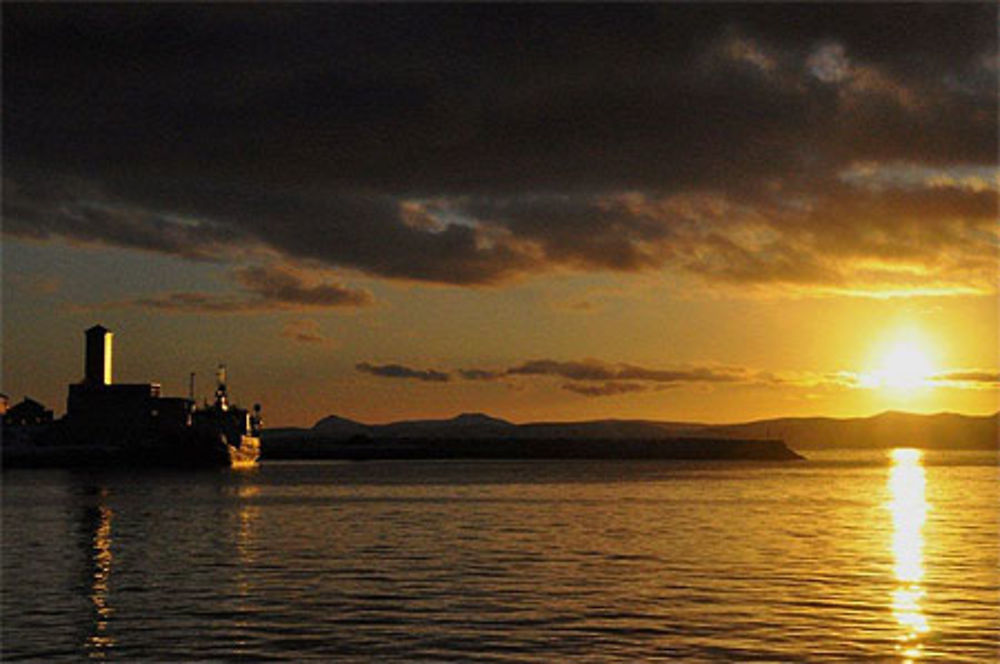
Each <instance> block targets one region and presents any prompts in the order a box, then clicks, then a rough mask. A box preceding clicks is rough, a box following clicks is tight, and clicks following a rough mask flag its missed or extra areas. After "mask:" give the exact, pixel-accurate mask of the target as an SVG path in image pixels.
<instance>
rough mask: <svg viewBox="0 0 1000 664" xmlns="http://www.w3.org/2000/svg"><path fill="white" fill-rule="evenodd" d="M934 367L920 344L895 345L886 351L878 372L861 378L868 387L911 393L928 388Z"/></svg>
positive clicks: (879, 361)
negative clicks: (921, 388)
mask: <svg viewBox="0 0 1000 664" xmlns="http://www.w3.org/2000/svg"><path fill="white" fill-rule="evenodd" d="M934 371H935V370H934V365H933V364H932V362H931V360H930V357H929V354H928V352H927V350H926V349H925V347H924V346H923V345H921V344H920V343H919V342H917V341H913V340H905V341H896V342H894V343H893V344H892V345H890V346H889V347H888V348H887V349H885V350H884V351H883V353H882V354H881V356H880V360H878V368H877V369H875V370H873V371H869V372H866V373H865V374H863V375H862V383H863V384H864V385H865V386H866V387H886V388H892V389H895V390H912V389H914V388H918V387H927V386H928V385H930V384H931V381H930V379H931V377H932V376H933V375H934Z"/></svg>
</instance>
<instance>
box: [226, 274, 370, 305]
mask: <svg viewBox="0 0 1000 664" xmlns="http://www.w3.org/2000/svg"><path fill="white" fill-rule="evenodd" d="M235 277H236V281H238V282H239V283H240V285H242V286H243V288H244V289H245V290H247V291H249V292H251V293H253V294H255V295H257V296H258V297H260V298H261V299H262V300H265V301H267V302H273V303H276V304H281V305H287V306H292V307H345V306H346V307H363V306H367V305H370V304H372V303H373V302H374V299H373V298H372V295H371V293H369V292H368V291H364V290H356V289H352V288H348V287H346V286H343V285H341V284H337V283H327V282H318V283H309V282H308V281H306V279H307V277H304V276H303V275H302V274H301V273H299V272H297V271H295V270H293V269H291V268H287V267H282V266H275V265H271V266H254V267H245V268H239V269H237V270H235Z"/></svg>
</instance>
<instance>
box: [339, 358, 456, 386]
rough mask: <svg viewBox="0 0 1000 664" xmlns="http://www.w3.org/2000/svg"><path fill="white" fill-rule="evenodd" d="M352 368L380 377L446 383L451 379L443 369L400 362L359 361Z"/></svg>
mask: <svg viewBox="0 0 1000 664" xmlns="http://www.w3.org/2000/svg"><path fill="white" fill-rule="evenodd" d="M354 368H355V369H357V370H358V371H361V372H363V373H368V374H371V375H373V376H379V377H381V378H412V379H414V380H420V381H424V382H427V383H446V382H448V381H449V380H451V376H449V375H448V374H447V373H444V372H443V371H435V370H433V369H411V368H409V367H404V366H403V365H401V364H381V365H375V364H369V363H368V362H360V363H358V364H356V365H354Z"/></svg>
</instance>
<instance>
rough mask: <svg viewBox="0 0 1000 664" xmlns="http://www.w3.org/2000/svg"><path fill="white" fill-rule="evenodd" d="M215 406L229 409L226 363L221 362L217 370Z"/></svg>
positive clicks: (220, 408)
mask: <svg viewBox="0 0 1000 664" xmlns="http://www.w3.org/2000/svg"><path fill="white" fill-rule="evenodd" d="M215 380H216V387H215V407H216V408H218V409H219V410H229V396H228V395H227V394H226V365H225V364H220V365H219V368H218V369H216V371H215Z"/></svg>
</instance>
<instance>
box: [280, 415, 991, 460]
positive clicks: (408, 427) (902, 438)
mask: <svg viewBox="0 0 1000 664" xmlns="http://www.w3.org/2000/svg"><path fill="white" fill-rule="evenodd" d="M998 431H1000V413H996V414H993V415H985V416H970V415H959V414H956V413H937V414H934V415H920V414H915V413H903V412H898V411H887V412H884V413H880V414H878V415H874V416H871V417H861V418H843V419H838V418H831V417H784V418H775V419H767V420H756V421H752V422H743V423H737V424H722V425H719V424H703V423H697V422H669V421H656V420H617V419H607V420H591V421H582V422H531V423H526V424H514V423H512V422H508V421H506V420H503V419H499V418H496V417H492V416H490V415H486V414H484V413H462V414H461V415H458V416H456V417H453V418H451V419H443V420H411V421H402V422H392V423H389V424H363V423H360V422H355V421H353V420H349V419H346V418H343V417H339V416H337V415H330V416H328V417H324V418H323V419H321V420H319V421H318V422H316V424H315V425H313V427H312V428H311V429H277V430H273V431H267V430H265V432H264V435H265V440H267V439H271V440H281V439H287V438H296V439H323V440H347V439H351V438H359V437H364V438H370V439H378V440H382V439H386V440H398V439H416V438H421V439H435V440H501V439H503V440H553V439H564V440H570V439H572V440H597V439H601V440H665V439H673V438H679V437H684V438H713V439H753V440H760V439H780V440H783V441H784V442H785V444H786V445H788V446H789V447H792V448H803V449H821V448H838V449H839V448H889V447H905V446H912V447H922V448H927V449H983V450H986V449H997V447H998V445H1000V441H998Z"/></svg>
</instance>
